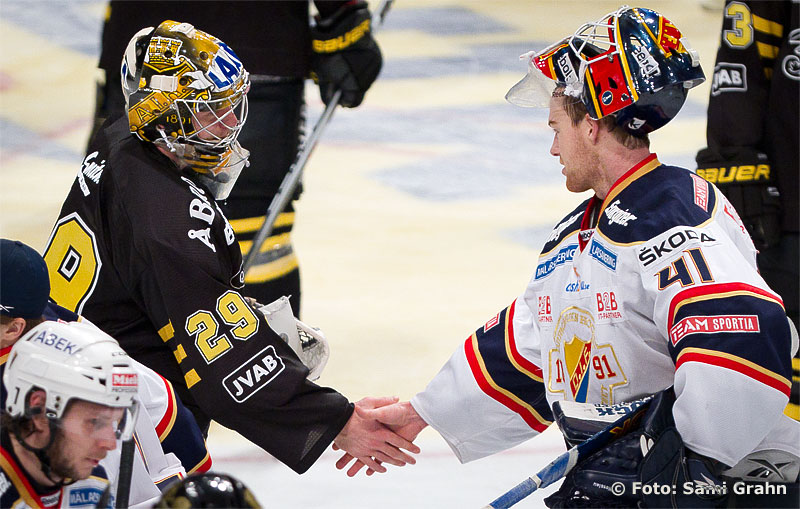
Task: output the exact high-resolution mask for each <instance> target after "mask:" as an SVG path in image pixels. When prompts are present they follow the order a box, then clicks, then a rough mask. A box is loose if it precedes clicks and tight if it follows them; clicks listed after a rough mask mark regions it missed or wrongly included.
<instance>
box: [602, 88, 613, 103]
mask: <svg viewBox="0 0 800 509" xmlns="http://www.w3.org/2000/svg"><path fill="white" fill-rule="evenodd" d="M600 100H601V101H603V104H605V105H606V106H608V105H609V104H611V101H613V100H614V94H612V93H611V91H610V90H606V91H605V92H603V95H601V96H600Z"/></svg>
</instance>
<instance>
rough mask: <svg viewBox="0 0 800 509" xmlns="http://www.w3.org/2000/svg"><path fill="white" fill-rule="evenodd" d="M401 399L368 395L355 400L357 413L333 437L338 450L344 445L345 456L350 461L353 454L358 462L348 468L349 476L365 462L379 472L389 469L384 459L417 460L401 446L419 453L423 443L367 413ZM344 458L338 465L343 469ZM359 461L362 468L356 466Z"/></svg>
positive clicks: (395, 462)
mask: <svg viewBox="0 0 800 509" xmlns="http://www.w3.org/2000/svg"><path fill="white" fill-rule="evenodd" d="M397 400H398V398H393V397H383V398H364V399H362V400H361V401H358V402H357V403H356V404H355V411H354V412H353V415H352V416H351V417H350V420H348V421H347V424H345V426H344V428H342V431H341V432H339V435H338V436H337V437H336V439H334V441H333V448H334V450H339V449H341V450H344V451H345V455H344V456H343V458H344V457H348V458H349V459H348V460H347V462H349V461H350V459H353V458H355V459H356V460H357V462H356V464H354V465H353V467H351V468H350V470H348V472H347V475H348V476H350V477H352V476H354V475H356V474H357V473H358V471H359V470H360V469H361V468H363V466H365V465H366V466H368V467H369V468H370V469H372V470H374V471H376V472H381V473H382V472H386V467H384V466H383V465H382V464H381V463H389V464H390V465H396V466H399V467H402V466H403V465H405V464H406V463H411V464H412V465H413V464H414V463H416V460H415V459H414V458H413V457H412V456H409V455H408V454H406V453H405V452H403V451H402V450H401V448H402V449H405V450H407V451H409V452H412V453H418V452H419V447H417V446H416V445H414V444H413V443H412V442H411V441H409V440H407V439H405V438H404V437H402V436H401V435H399V434H397V433H395V432H394V431H392V430H391V429H390V428H388V427H387V426H385V425H384V424H382V423H381V422H379V421H378V420H377V419H376V417H372V416H370V415H369V414H368V413H365V412H369V411H372V410H374V409H376V408H379V407H383V406H386V405H392V404H393V403H397ZM417 433H419V432H417ZM415 436H416V435H415ZM341 462H342V460H341V459H340V460H339V461H337V462H336V468H338V469H340V470H341V469H342V468H344V466H345V465H346V464H347V462H345V463H344V464H341ZM340 464H341V466H340ZM359 464H360V465H359ZM357 465H359V466H358V468H355V467H356V466H357ZM354 468H355V470H354Z"/></svg>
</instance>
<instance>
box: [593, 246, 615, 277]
mask: <svg viewBox="0 0 800 509" xmlns="http://www.w3.org/2000/svg"><path fill="white" fill-rule="evenodd" d="M589 256H591V257H592V258H594V259H595V260H597V261H598V262H600V263H601V264H602V265H603V266H604V267H606V268H608V269H609V270H611V271H616V270H617V255H616V253H614V252H613V251H611V250H610V249H607V248H606V247H604V246H603V245H602V244H600V243H599V242H597V240H593V241H592V245H591V247H590V248H589Z"/></svg>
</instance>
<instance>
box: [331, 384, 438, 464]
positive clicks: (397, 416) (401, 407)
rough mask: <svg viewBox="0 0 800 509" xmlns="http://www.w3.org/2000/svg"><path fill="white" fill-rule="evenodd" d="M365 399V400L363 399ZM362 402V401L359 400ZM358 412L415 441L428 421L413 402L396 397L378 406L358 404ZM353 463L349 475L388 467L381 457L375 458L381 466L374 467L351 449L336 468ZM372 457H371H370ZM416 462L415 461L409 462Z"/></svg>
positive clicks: (363, 416)
mask: <svg viewBox="0 0 800 509" xmlns="http://www.w3.org/2000/svg"><path fill="white" fill-rule="evenodd" d="M373 399H381V400H382V401H385V400H386V399H389V398H373ZM362 401H364V400H362ZM359 403H361V402H359ZM354 413H355V414H358V415H359V416H360V417H362V418H364V419H370V420H375V421H377V422H380V423H382V424H384V425H386V426H387V427H388V428H389V429H391V430H392V431H394V432H395V433H397V435H399V436H401V437H403V438H405V439H406V440H411V441H413V440H414V439H415V438H416V437H417V435H419V432H420V431H422V430H423V429H424V428H425V427H426V426H427V425H428V423H426V422H425V421H424V420H423V419H422V417H420V415H419V414H418V413H417V411H416V410H414V407H413V406H411V403H409V402H408V401H405V402H402V403H400V402H397V400H396V399H394V400H393V401H391V402H389V403H385V404H384V405H376V406H367V405H358V404H356V410H355V412H354ZM334 449H337V447H336V444H335V443H334ZM354 459H355V461H354V462H353V464H352V465H351V466H350V469H349V470H348V471H347V475H348V476H350V477H353V476H354V475H356V474H357V473H358V471H359V470H361V469H362V468H364V467H365V466H366V467H368V468H367V475H372V474H373V473H375V472H380V473H383V472H385V471H386V468H385V467H383V466H382V465H381V464H380V463H381V458H377V457H376V458H375V461H374V463H377V465H378V466H379V468H375V467H373V466H372V465H371V464H370V463H368V462H365V461H363V460H362V459H361V458H359V457H357V456H355V455H353V454H350V453H349V451H348V452H345V454H343V455H342V457H341V458H339V460H338V461H337V462H336V468H338V469H339V470H342V469H344V468H345V467H346V466H347V464H348V463H350V462H351V461H353V460H354ZM370 459H371V458H370ZM409 463H411V464H414V462H409Z"/></svg>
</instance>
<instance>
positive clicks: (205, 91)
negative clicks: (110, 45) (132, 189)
mask: <svg viewBox="0 0 800 509" xmlns="http://www.w3.org/2000/svg"><path fill="white" fill-rule="evenodd" d="M249 86H250V82H249V78H248V73H247V71H246V70H245V69H244V67H243V66H242V62H241V61H240V60H239V58H238V57H237V56H236V54H235V53H234V52H233V50H232V49H231V48H230V47H228V46H227V45H226V44H225V43H224V42H222V41H220V40H219V39H217V38H215V37H213V36H211V35H209V34H207V33H205V32H203V31H201V30H198V29H196V28H194V27H193V26H192V25H190V24H188V23H178V22H176V21H164V22H163V23H161V24H160V25H159V26H158V27H157V28H156V29H152V28H151V29H144V30H141V31H139V32H138V33H137V34H136V35H135V36H134V37H133V39H131V41H130V42H129V44H128V49H127V50H126V52H125V56H124V58H123V62H122V88H123V94H124V95H125V97H126V101H127V111H128V122H129V125H130V130H131V132H132V133H134V134H135V135H136V136H137V137H139V138H140V139H142V140H144V141H149V142H152V143H155V144H157V145H159V146H161V147H163V148H165V149H167V150H169V151H171V152H172V153H174V154H175V155H176V156H178V157H179V158H181V159H183V160H184V161H185V162H186V163H187V164H188V165H189V166H190V167H191V168H192V169H193V170H195V171H197V172H199V173H207V172H209V171H212V170H213V169H214V168H215V167H216V166H218V165H219V164H220V163H221V162H222V161H223V160H224V159H225V154H226V153H228V152H229V151H230V149H231V147H232V146H233V145H234V144H235V143H236V139H237V138H238V136H239V133H240V132H241V129H242V127H243V126H244V123H245V121H246V119H247V95H246V94H247V92H248V90H249ZM201 156H202V157H201Z"/></svg>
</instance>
